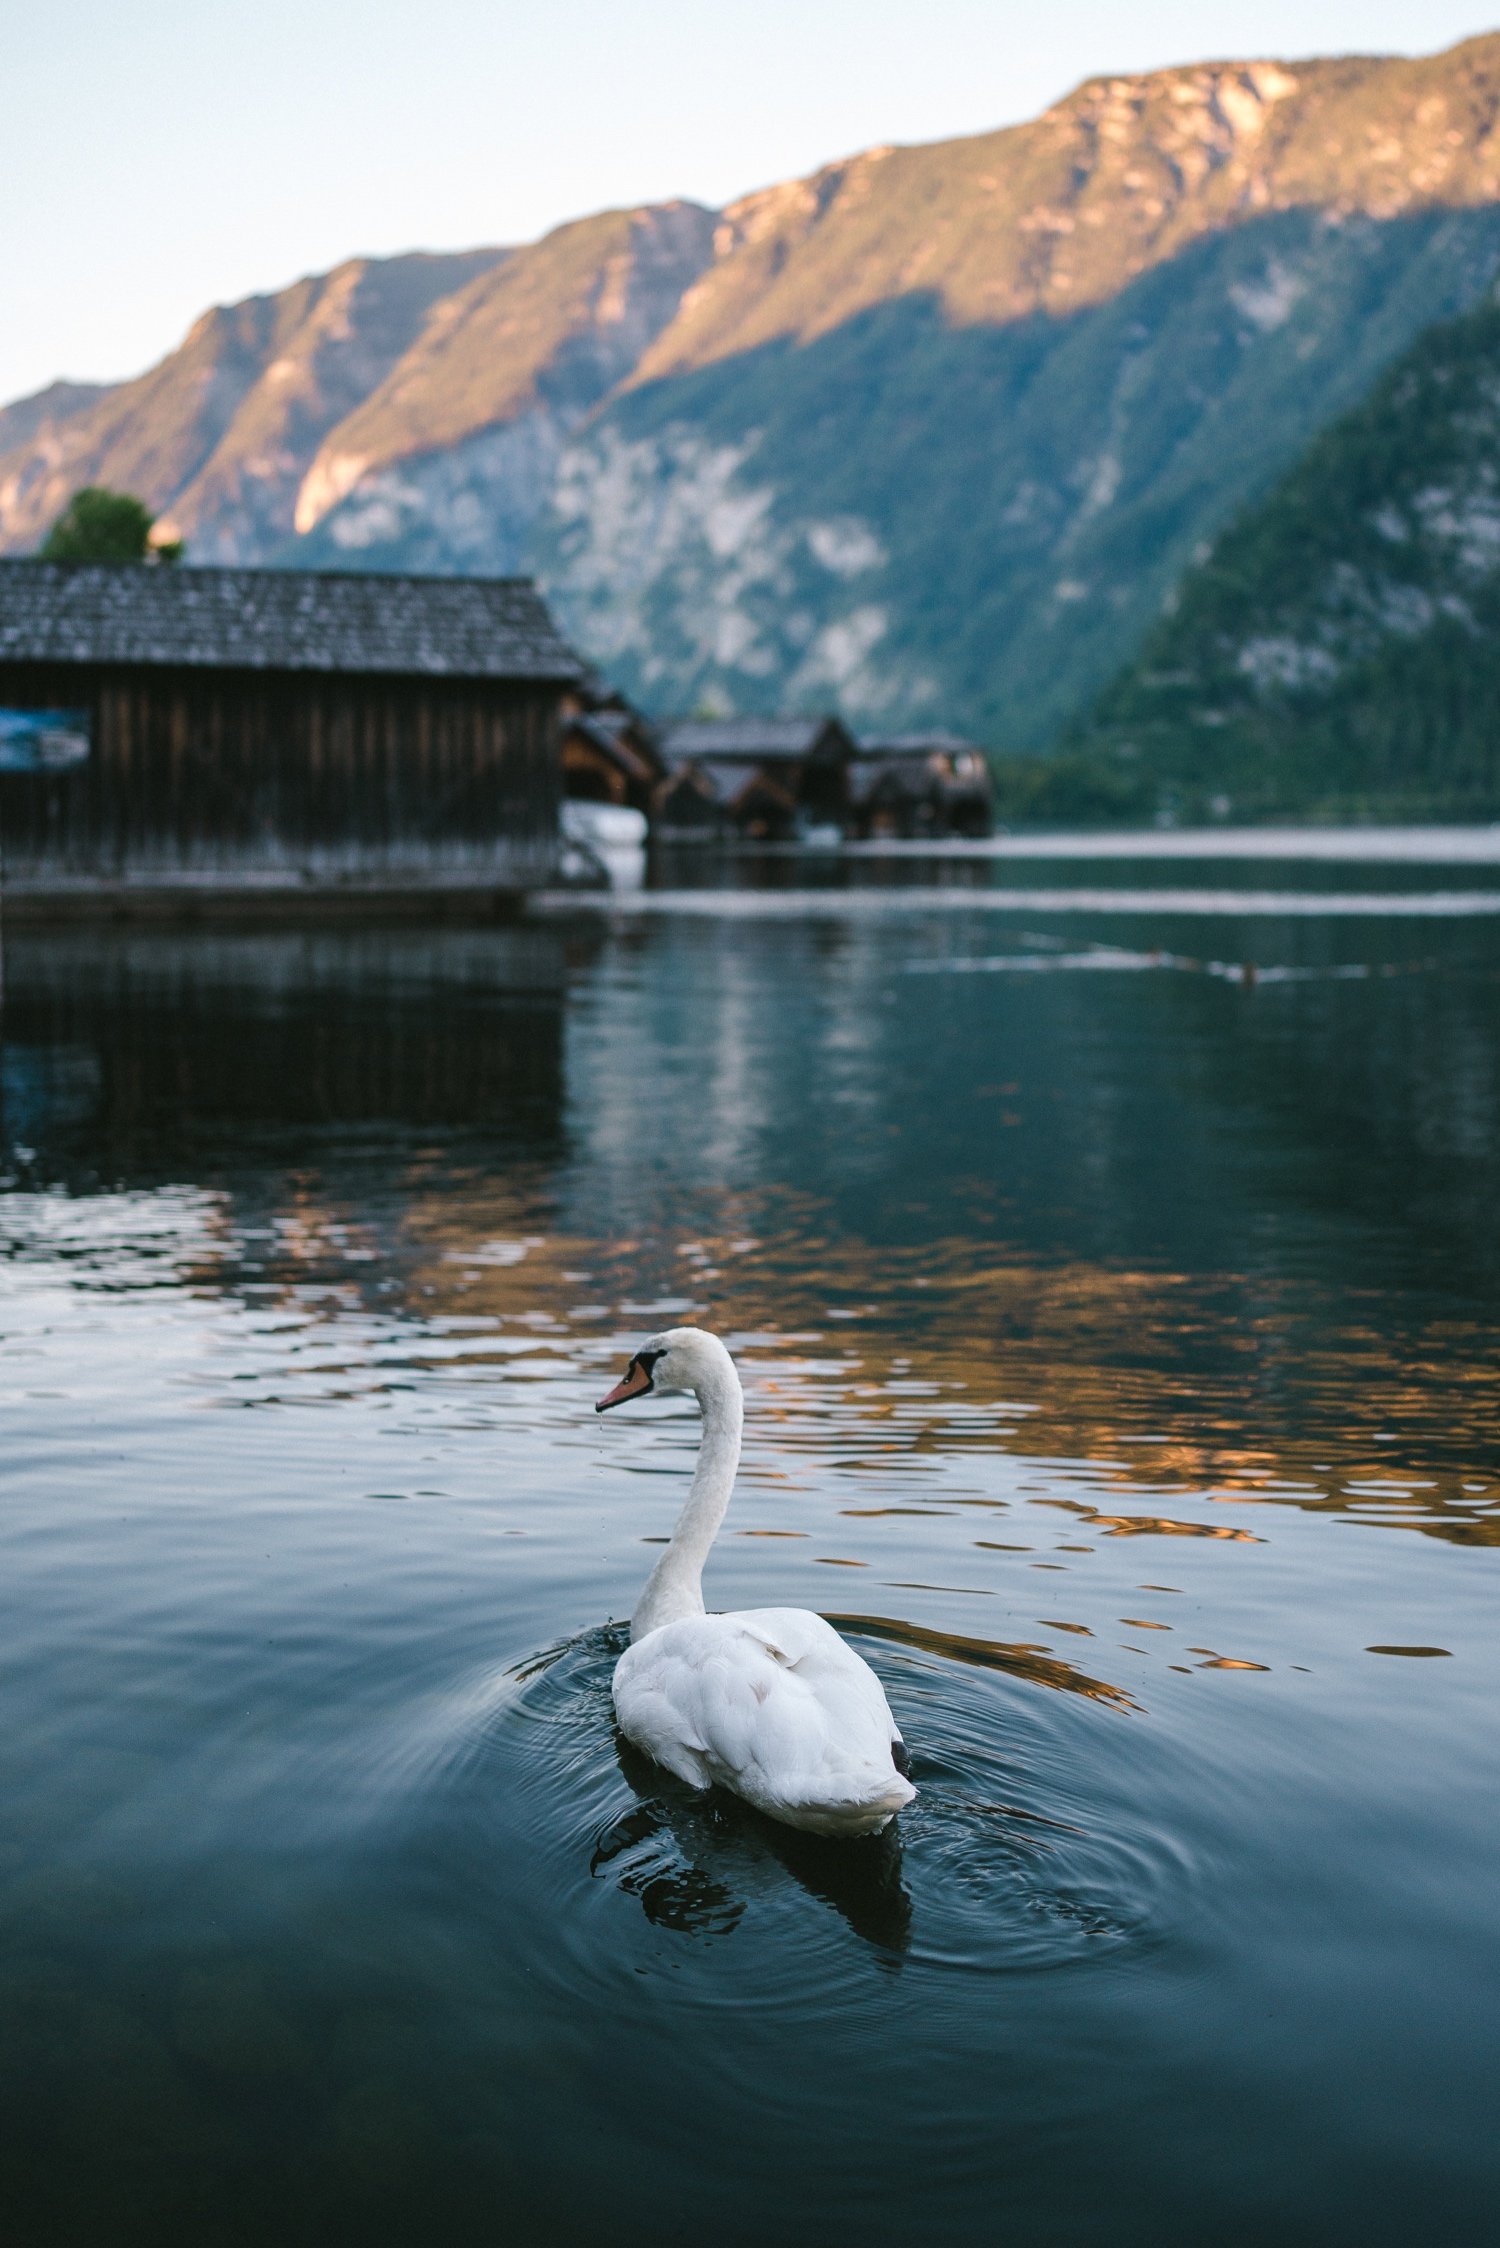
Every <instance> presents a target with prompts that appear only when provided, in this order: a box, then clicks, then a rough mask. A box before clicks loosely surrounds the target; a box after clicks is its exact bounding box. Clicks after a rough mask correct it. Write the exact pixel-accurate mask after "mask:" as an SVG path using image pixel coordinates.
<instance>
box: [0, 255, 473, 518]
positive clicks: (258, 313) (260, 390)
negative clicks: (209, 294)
mask: <svg viewBox="0 0 1500 2248" xmlns="http://www.w3.org/2000/svg"><path fill="white" fill-rule="evenodd" d="M504 255H505V253H504V252H502V251H497V250H479V251H470V252H466V253H463V254H460V255H455V256H444V257H423V256H413V257H404V258H386V259H379V260H377V259H369V258H360V259H354V260H351V262H350V263H349V264H347V265H341V266H338V267H336V268H335V269H334V271H333V272H332V273H329V274H324V275H321V276H319V277H317V278H314V279H311V280H307V281H299V282H298V283H296V285H295V286H294V287H292V288H290V289H284V290H282V291H281V292H280V293H279V294H278V295H275V296H268V297H250V298H248V299H247V300H246V301H245V302H244V303H243V304H237V305H229V306H220V307H216V308H215V309H214V310H213V311H211V312H206V313H205V314H204V315H203V317H202V319H201V320H199V321H197V322H196V323H195V325H194V327H193V328H192V329H191V331H190V332H189V334H188V336H187V338H186V340H185V341H184V342H183V343H182V345H181V346H180V347H179V349H178V350H176V351H174V352H172V353H171V354H170V355H169V356H168V357H167V358H166V359H164V360H162V361H161V363H160V365H159V366H156V367H153V368H152V369H151V370H150V371H149V373H147V374H144V375H142V376H140V377H139V378H138V379H137V380H136V381H134V382H128V383H119V384H116V385H115V386H113V387H112V388H109V389H107V390H105V391H103V392H102V393H100V394H98V395H96V396H93V397H84V398H81V399H77V400H75V401H74V402H73V404H72V407H71V410H66V411H63V412H61V413H58V412H53V413H50V414H49V415H48V416H47V417H46V418H45V420H44V422H43V424H42V425H41V426H40V427H38V428H37V429H35V430H33V431H32V432H31V433H30V435H29V437H26V438H23V439H22V441H21V442H20V443H19V444H16V443H12V445H11V448H10V450H8V451H7V452H6V453H5V454H4V456H3V457H0V550H3V551H5V552H8V553H12V554H14V553H25V552H27V551H28V550H29V549H31V548H33V547H35V546H36V545H37V544H38V543H39V542H40V540H41V539H42V537H43V536H44V535H45V533H46V531H47V529H48V527H49V525H50V524H51V523H52V522H53V520H54V519H55V518H56V516H57V515H58V514H60V513H61V511H62V509H63V507H64V506H65V505H66V504H67V501H68V499H69V497H70V496H71V494H72V493H73V492H75V491H76V490H77V489H78V487H79V486H80V485H82V484H108V485H111V486H113V487H115V488H116V489H118V490H121V491H127V492H134V493H135V494H136V495H137V497H138V498H140V499H143V500H144V501H145V502H146V504H147V506H148V507H150V508H151V509H152V511H153V512H154V513H156V514H158V515H161V516H163V517H164V518H165V519H166V522H165V526H164V527H166V528H168V529H169V530H170V532H171V534H172V535H174V536H177V537H181V538H185V539H187V541H188V543H189V545H190V547H191V549H192V553H193V555H194V558H195V559H196V560H198V561H200V562H258V561H262V560H265V559H266V558H267V556H268V555H269V554H270V553H271V552H272V551H273V550H274V549H275V548H276V547H277V546H278V545H280V544H281V543H282V542H283V541H285V540H286V539H287V538H288V537H290V536H291V533H292V521H293V510H294V507H295V504H296V497H297V492H298V490H299V488H300V486H301V483H302V480H303V478H304V476H305V475H306V473H307V470H308V468H309V466H310V464H311V462H312V459H313V456H314V454H315V453H316V451H317V448H318V445H319V444H320V442H321V441H322V438H323V436H324V435H325V433H326V432H327V430H328V429H330V428H331V427H333V426H335V425H336V424H337V423H338V422H339V421H341V420H342V419H343V418H344V416H345V415H346V414H348V413H349V412H350V410H351V409H352V408H353V407H354V406H356V405H358V404H360V403H361V402H362V401H363V400H364V399H365V398H367V397H368V396H369V394H370V392H371V390H372V389H373V388H374V387H375V386H376V385H377V384H378V383H380V382H381V381H382V380H383V378H384V377H385V375H386V374H387V373H388V371H389V370H390V368H391V367H392V366H393V365H394V364H395V363H396V361H397V360H398V359H400V358H401V356H402V355H403V354H404V353H405V352H406V350H407V349H408V348H409V347H410V345H411V344H412V343H413V342H414V340H415V339H416V338H417V336H418V335H419V334H420V332H421V330H422V326H423V323H424V321H425V320H426V318H427V315H428V314H429V312H430V311H431V310H432V308H433V306H434V305H435V304H437V303H439V302H441V301H442V300H443V299H444V298H446V297H448V296H449V295H451V293H452V292H453V290H454V289H455V288H457V287H459V286H460V285H461V284H463V283H464V282H466V281H468V280H469V279H470V278H471V277H473V276H474V275H475V274H476V273H482V272H484V271H487V270H489V269H490V268H492V267H493V266H494V265H495V264H496V262H497V261H501V260H503V258H504ZM85 388H86V386H81V385H54V386H53V390H54V393H55V392H57V391H63V392H67V391H70V390H72V391H79V390H83V389H85ZM50 395H52V394H51V393H47V392H43V393H42V398H43V399H46V398H47V397H48V396H50ZM26 403H27V404H28V405H29V406H35V405H37V404H38V403H40V401H27V402H26ZM16 411H17V409H15V408H11V409H9V412H10V413H11V415H12V416H14V415H15V413H16ZM13 426H14V425H13ZM8 434H9V432H7V431H5V430H4V428H3V425H0V436H4V435H8Z"/></svg>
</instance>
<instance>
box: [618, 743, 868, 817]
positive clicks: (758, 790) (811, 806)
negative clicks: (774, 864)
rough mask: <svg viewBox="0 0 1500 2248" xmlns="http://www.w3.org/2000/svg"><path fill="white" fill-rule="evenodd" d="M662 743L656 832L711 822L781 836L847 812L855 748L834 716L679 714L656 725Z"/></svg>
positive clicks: (841, 815)
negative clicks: (663, 764) (663, 772)
mask: <svg viewBox="0 0 1500 2248" xmlns="http://www.w3.org/2000/svg"><path fill="white" fill-rule="evenodd" d="M661 748H662V755H663V757H664V759H665V761H666V767H667V778H666V780H665V782H663V784H662V785H661V787H660V788H658V790H657V791H656V795H655V799H654V803H653V810H654V813H655V818H656V825H657V831H658V833H660V834H663V835H671V834H673V833H693V834H701V833H703V832H704V831H705V830H709V831H712V830H714V829H718V830H720V831H727V832H730V833H737V834H740V835H743V836H747V837H750V838H752V839H753V840H755V841H757V842H784V841H787V840H789V839H790V838H791V837H793V836H795V835H798V834H800V833H804V832H805V831H806V830H807V829H808V828H809V827H826V826H835V827H839V828H842V826H843V825H844V822H845V820H846V818H847V815H848V809H849V786H848V774H849V767H850V764H851V763H852V761H853V759H854V756H855V754H856V748H855V741H854V737H853V735H852V734H851V733H850V732H849V730H848V728H847V727H846V726H845V725H844V724H843V723H842V722H841V721H840V720H839V719H837V718H689V719H678V720H676V721H674V722H672V723H670V724H668V725H666V726H663V728H662V729H661Z"/></svg>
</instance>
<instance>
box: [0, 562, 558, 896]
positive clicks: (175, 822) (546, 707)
mask: <svg viewBox="0 0 1500 2248" xmlns="http://www.w3.org/2000/svg"><path fill="white" fill-rule="evenodd" d="M581 670H582V666H581V665H580V663H579V661H578V659H577V657H576V656H575V655H574V654H573V652H572V650H571V649H570V648H569V647H568V646H567V645H566V643H565V642H564V641H563V639H562V638H561V636H560V635H559V633H558V631H557V629H556V627H555V625H554V624H553V622H552V619H551V617H550V616H549V614H548V612H547V608H546V605H545V603H544V602H543V600H542V598H541V596H540V595H539V594H538V593H537V591H536V589H535V587H534V586H533V585H532V584H531V583H530V582H529V581H528V580H523V579H465V578H431V577H429V578H402V577H381V576H374V575H368V576H367V575H355V574H352V573H351V574H345V575H338V574H326V575H321V574H320V575H312V574H307V573H303V572H297V571H291V570H249V569H185V568H174V567H170V566H165V565H159V564H157V565H153V564H141V563H136V564H126V565H121V566H96V565H92V564H68V563H49V562H40V561H31V560H26V561H0V850H3V863H4V874H3V881H4V896H5V902H6V908H7V911H9V912H11V913H13V914H14V913H16V912H17V911H18V910H19V911H20V912H23V913H28V914H29V913H46V912H49V911H59V910H61V911H68V910H72V911H78V912H90V911H98V910H101V909H102V910H104V911H117V910H118V911H131V910H136V911H161V910H166V911H173V910H178V911H180V910H183V909H185V908H189V909H190V908H192V907H194V906H196V907H197V908H198V909H200V910H202V909H219V908H224V907H228V908H231V909H235V908H238V907H241V906H254V905H259V906H260V907H262V908H269V909H272V910H275V909H276V908H278V907H285V906H286V905H288V904H291V903H293V902H295V903H297V904H299V905H316V904H317V903H318V902H319V901H322V902H324V903H330V904H339V903H342V904H343V905H344V906H346V907H353V906H356V905H357V904H358V903H359V901H360V900H365V901H374V902H383V903H384V904H385V905H390V904H392V903H394V902H396V901H397V900H400V901H403V902H404V903H405V904H406V905H407V906H408V907H414V908H416V909H417V910H422V909H424V908H425V909H431V908H433V907H435V906H438V905H440V904H442V903H444V902H445V901H446V902H447V903H448V904H449V905H452V904H454V903H455V902H457V901H459V900H463V899H468V900H472V901H474V902H479V901H482V900H485V899H488V900H491V901H495V900H498V899H501V898H503V897H505V896H507V895H511V894H514V893H516V892H519V891H522V890H525V889H527V888H530V887H533V886H535V885H538V884H540V883H544V882H545V881H546V880H547V879H548V877H549V876H550V874H551V873H552V871H553V868H554V865H555V861H556V851H557V817H558V797H559V786H560V782H559V772H560V751H559V721H560V712H561V706H562V700H563V697H564V695H565V693H566V692H567V690H568V689H569V688H570V687H571V685H572V684H573V683H574V682H575V681H576V680H577V678H578V677H579V675H580V672H581Z"/></svg>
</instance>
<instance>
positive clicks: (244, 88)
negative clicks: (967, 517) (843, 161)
mask: <svg viewBox="0 0 1500 2248" xmlns="http://www.w3.org/2000/svg"><path fill="white" fill-rule="evenodd" d="M1492 4H1493V0H1492ZM1496 13H1497V15H1500V10H1497V11H1496ZM0 22H3V24H4V30H5V41H4V52H5V60H6V73H5V94H6V132H5V158H4V165H5V195H4V202H3V208H0V273H3V275H4V283H5V317H4V319H3V321H0V399H4V398H12V397H16V396H18V395H20V394H21V393H22V392H24V391H28V390H33V389H36V388H37V387H39V386H40V385H41V384H42V383H44V382H47V381H49V380H50V379H51V378H52V377H53V376H55V375H72V376H76V377H94V378H98V377H113V376H120V375H127V374H133V373H135V372H137V371H138V370H139V369H140V368H142V367H144V366H146V365H147V364H148V363H149V362H150V361H151V360H153V359H155V358H157V357H158V356H159V355H160V354H161V353H162V352H163V351H165V350H167V349H168V348H169V347H170V346H171V345H172V344H173V343H175V342H176V341H177V340H178V339H179V337H180V336H181V334H182V332H183V330H184V329H185V328H186V326H187V325H188V323H189V321H190V320H192V319H193V318H194V316H195V315H196V314H197V313H198V312H200V311H202V310H203V308H204V307H205V306H206V305H209V304H212V303H222V302H226V301H229V300H232V299H234V298H236V297H241V296H245V295H248V294H250V293H251V292H252V291H254V290H259V289H271V288H278V287H280V286H282V285H283V284H285V283H286V282H288V281H291V280H293V279H295V277H296V276H297V275H298V274H300V273H306V272H316V271H319V270H322V269H323V268H325V267H327V266H329V265H332V264H334V263H336V262H337V261H338V260H339V259H340V258H343V257H348V256H350V255H352V254H353V253H355V252H359V251H372V252H381V251H391V250H400V249H410V248H414V247H429V248H456V247H461V246H466V245H469V244H472V243H478V242H506V241H510V242H515V241H526V240H529V239H531V238H532V237H534V236H535V235H537V234H539V233H541V232H543V231H544V230H545V229H546V228H547V227H549V226H552V225H555V224H556V223H557V222H558V221H559V220H562V219H566V218H573V217H577V216H579V215H580V214H582V213H584V212H587V211H592V210H598V209H601V208H603V207H605V206H607V205H609V204H620V203H638V202H646V201H655V200H658V199H660V198H663V197H666V196H671V195H689V196H693V197H696V198H697V199H698V200H700V201H702V202H708V203H719V202H723V201H725V200H727V199H728V198H729V197H731V196H733V195H737V194H740V193H743V192H744V191H745V190H746V189H748V188H752V187H758V186H762V185H764V184H765V183H766V182H767V181H770V180H776V179H784V178H787V177H789V176H791V175H794V174H796V173H800V172H805V171H809V170H811V169H812V168H813V167H814V166H815V165H817V164H820V163H823V162H825V161H826V160H828V159H829V158H831V157H834V156H839V155H844V154H847V153H848V152H850V151H851V150H854V149H857V148H863V147H868V146H870V145H871V144H872V143H874V142H880V141H920V140H937V139H943V138H946V137H948V136H949V135H952V134H957V133H970V132H981V131H983V130H985V129H986V128H988V127H990V126H994V125H1001V124H1011V123H1014V122H1015V121H1017V120H1018V119H1020V118H1023V117H1028V116H1030V115H1032V114H1033V113H1034V112H1035V111H1036V110H1038V109H1040V108H1042V107H1043V106H1044V105H1045V104H1046V103H1047V102H1049V101H1052V100H1054V99H1055V98H1056V97H1057V96H1058V95H1060V94H1062V93H1064V92H1066V91H1067V89H1068V88H1069V87H1070V86H1072V85H1074V84H1076V83H1077V81H1078V80H1079V79H1080V78H1084V77H1088V76H1090V75H1092V74H1093V73H1095V72H1097V71H1103V70H1122V71H1124V70H1144V69H1150V68H1152V67H1153V66H1156V65H1159V64H1164V63H1175V62H1189V61H1195V60H1199V59H1201V58H1203V57H1205V56H1213V55H1234V56H1241V55H1247V56H1248V55H1277V56H1297V55H1309V54H1331V53H1347V52H1350V51H1355V50H1357V51H1362V52H1366V53H1370V52H1392V51H1401V52H1406V53H1420V52H1428V51H1431V50H1433V49H1435V48H1438V47H1444V46H1448V45H1450V44H1452V42H1453V41H1455V40H1457V39H1461V38H1465V37H1467V36H1469V35H1470V34H1471V33H1474V32H1477V31H1484V30H1487V29H1490V28H1493V26H1494V22H1495V17H1491V16H1487V15H1486V14H1485V12H1484V11H1483V8H1482V6H1480V7H1476V6H1474V5H1469V4H1466V0H1424V4H1423V5H1422V6H1421V7H1417V6H1415V5H1413V4H1411V0H1404V4H1396V0H1357V4H1356V0H1295V4H1293V0H1254V4H1253V5H1252V4H1251V0H1192V4H1189V0H1132V4H1131V5H1129V6H1122V5H1120V4H1119V0H1114V4H1113V5H1111V4H1109V0H1045V4H1037V0H1031V4H1029V5H1024V6H1016V5H999V4H997V0H611V4H607V5H606V4H601V0H526V4H525V5H520V4H517V0H421V4H419V5H414V4H413V0H255V4H254V5H253V6H251V5H249V4H248V0H125V5H123V6H122V5H121V4H120V0H108V4H105V0H72V4H69V0H59V4H58V5H56V6H54V7H50V8H43V7H41V6H39V5H38V4H37V0H3V7H0Z"/></svg>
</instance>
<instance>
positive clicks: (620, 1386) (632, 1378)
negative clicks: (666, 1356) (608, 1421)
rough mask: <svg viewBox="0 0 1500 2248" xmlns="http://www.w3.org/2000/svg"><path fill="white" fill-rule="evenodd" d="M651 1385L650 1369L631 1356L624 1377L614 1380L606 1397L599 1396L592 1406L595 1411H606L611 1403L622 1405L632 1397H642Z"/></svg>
mask: <svg viewBox="0 0 1500 2248" xmlns="http://www.w3.org/2000/svg"><path fill="white" fill-rule="evenodd" d="M650 1387H651V1370H650V1368H649V1367H647V1366H643V1365H642V1364H641V1362H640V1360H639V1359H638V1358H632V1359H631V1361H630V1364H629V1365H628V1366H627V1367H626V1369H625V1379H624V1380H623V1381H621V1382H616V1383H615V1386H614V1388H613V1389H612V1390H611V1391H610V1393H609V1395H608V1397H601V1398H600V1400H599V1402H598V1404H597V1405H596V1406H595V1407H594V1411H595V1412H596V1413H607V1412H608V1411H609V1409H610V1407H611V1405H623V1404H625V1403H626V1402H627V1400H628V1399H630V1398H632V1397H644V1396H645V1394H646V1392H647V1390H648V1389H649V1388H650Z"/></svg>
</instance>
